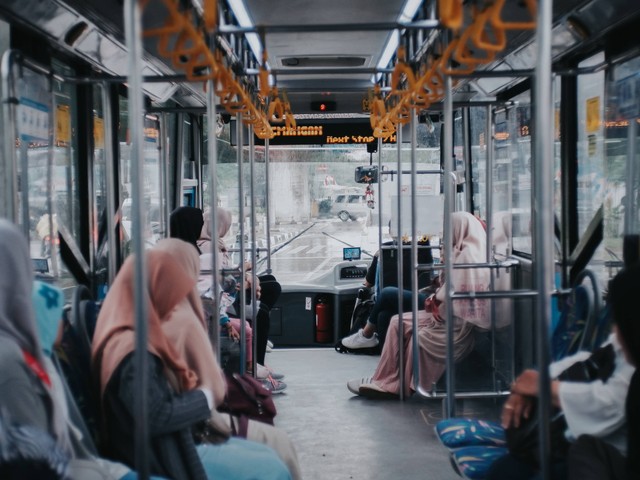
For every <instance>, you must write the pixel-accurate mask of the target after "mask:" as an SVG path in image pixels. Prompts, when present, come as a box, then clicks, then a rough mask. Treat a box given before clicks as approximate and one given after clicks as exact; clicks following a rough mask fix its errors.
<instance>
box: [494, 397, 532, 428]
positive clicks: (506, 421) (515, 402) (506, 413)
mask: <svg viewBox="0 0 640 480" xmlns="http://www.w3.org/2000/svg"><path fill="white" fill-rule="evenodd" d="M532 405H533V399H532V398H531V397H525V396H524V395H520V394H517V393H512V394H511V395H509V398H508V399H507V401H506V402H505V404H504V407H502V416H501V423H502V427H503V428H509V427H515V428H518V427H519V426H520V422H521V420H522V419H525V420H526V419H527V418H529V415H530V414H531V407H532Z"/></svg>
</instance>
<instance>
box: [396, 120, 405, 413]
mask: <svg viewBox="0 0 640 480" xmlns="http://www.w3.org/2000/svg"><path fill="white" fill-rule="evenodd" d="M396 130H397V132H396V142H397V143H398V172H402V124H400V123H398V125H397V127H396ZM397 187H398V188H397V190H396V191H397V195H398V204H397V209H396V213H397V215H398V221H397V225H398V231H397V232H396V235H397V237H396V238H397V242H398V244H397V247H398V266H397V272H398V319H399V320H398V346H399V348H398V366H399V368H400V400H404V387H405V385H404V384H405V381H404V328H403V327H404V325H403V324H402V313H403V312H402V306H403V305H402V304H403V302H402V299H403V295H402V293H403V290H404V285H403V283H404V282H403V278H402V275H403V273H404V268H403V254H404V252H403V248H402V247H403V244H402V173H398V185H397Z"/></svg>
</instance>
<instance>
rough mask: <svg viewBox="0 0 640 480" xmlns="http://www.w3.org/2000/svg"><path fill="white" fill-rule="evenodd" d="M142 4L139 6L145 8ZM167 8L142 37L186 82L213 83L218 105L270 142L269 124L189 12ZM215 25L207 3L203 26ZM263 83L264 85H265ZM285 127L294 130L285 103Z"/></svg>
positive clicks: (174, 3) (169, 2)
mask: <svg viewBox="0 0 640 480" xmlns="http://www.w3.org/2000/svg"><path fill="white" fill-rule="evenodd" d="M147 3H148V0H147V1H143V2H142V3H141V6H143V7H144V6H146V5H147ZM163 3H164V5H165V6H166V8H167V19H166V21H165V23H164V25H163V26H161V27H158V28H152V29H147V30H146V31H145V32H144V36H145V37H158V51H159V53H160V54H161V55H163V56H165V57H167V58H169V59H170V60H171V63H172V64H173V66H174V67H175V68H176V69H182V70H184V71H185V74H186V77H187V80H189V81H203V82H204V81H207V80H214V82H213V85H214V89H215V92H216V94H217V95H218V96H219V97H220V105H221V106H223V107H224V108H225V109H226V110H227V112H229V113H231V114H237V113H243V117H242V118H243V123H244V124H246V125H251V126H253V128H254V132H255V134H256V135H257V136H258V137H259V138H261V139H266V138H273V137H274V136H275V133H274V131H273V129H272V128H271V125H270V124H269V121H268V119H267V114H266V112H265V111H264V110H263V109H262V108H261V107H259V106H257V105H256V102H254V101H253V96H252V95H251V94H249V93H248V92H247V90H246V89H245V88H244V87H243V86H242V85H241V83H240V82H239V81H238V80H237V79H236V76H235V75H234V73H233V72H232V71H231V69H230V67H229V66H228V65H225V62H224V60H223V58H222V53H221V52H220V51H219V50H218V49H214V50H213V51H212V50H211V49H210V48H209V46H208V45H207V42H206V41H205V39H204V35H203V32H202V30H201V29H199V28H196V26H195V25H194V22H193V13H192V12H191V11H187V12H182V11H181V10H180V2H179V1H178V0H164V2H163ZM216 21H217V11H216V2H215V1H214V0H207V2H206V3H205V5H204V11H203V22H204V25H205V28H206V29H207V30H208V31H212V30H214V29H215V24H216ZM265 65H266V56H265V57H263V69H264V72H262V77H261V78H262V82H261V83H262V84H265V85H266V84H267V83H268V73H266V67H265ZM265 79H266V81H265ZM285 110H288V113H289V114H287V115H286V117H287V122H288V125H289V126H291V125H293V126H294V127H295V120H294V119H293V114H291V113H290V106H289V104H288V102H286V109H285Z"/></svg>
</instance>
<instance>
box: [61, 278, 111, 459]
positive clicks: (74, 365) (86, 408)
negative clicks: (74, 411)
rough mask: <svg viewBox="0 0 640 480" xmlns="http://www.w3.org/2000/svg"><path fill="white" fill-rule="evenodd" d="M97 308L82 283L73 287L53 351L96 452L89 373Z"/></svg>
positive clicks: (95, 420)
mask: <svg viewBox="0 0 640 480" xmlns="http://www.w3.org/2000/svg"><path fill="white" fill-rule="evenodd" d="M97 310H98V309H97V306H96V304H95V302H94V301H93V300H92V298H91V294H90V292H89V290H88V289H87V288H86V287H84V286H79V287H77V289H76V291H75V292H74V295H73V300H72V304H71V309H70V310H67V311H65V314H64V316H63V333H62V340H61V341H60V343H59V345H58V346H57V347H56V349H55V354H56V356H57V360H58V363H59V366H60V368H61V371H62V373H63V375H64V378H65V380H66V383H67V385H68V387H69V389H70V391H71V393H72V396H73V398H74V399H75V400H76V404H77V407H78V409H79V411H80V413H81V415H82V418H83V419H84V421H85V424H86V426H87V429H88V431H89V433H90V435H91V437H92V440H93V442H94V444H95V445H96V446H97V449H98V451H100V449H101V447H102V445H101V442H100V420H99V412H100V404H99V399H98V393H97V384H96V383H95V382H94V381H93V378H92V375H91V336H92V334H91V332H92V331H93V329H94V328H95V324H96V321H97Z"/></svg>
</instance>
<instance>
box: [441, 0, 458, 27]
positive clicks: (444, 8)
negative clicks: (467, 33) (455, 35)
mask: <svg viewBox="0 0 640 480" xmlns="http://www.w3.org/2000/svg"><path fill="white" fill-rule="evenodd" d="M438 12H439V13H440V21H441V22H442V24H443V25H444V26H445V27H447V28H450V29H452V30H458V29H459V28H460V27H462V0H438Z"/></svg>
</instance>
